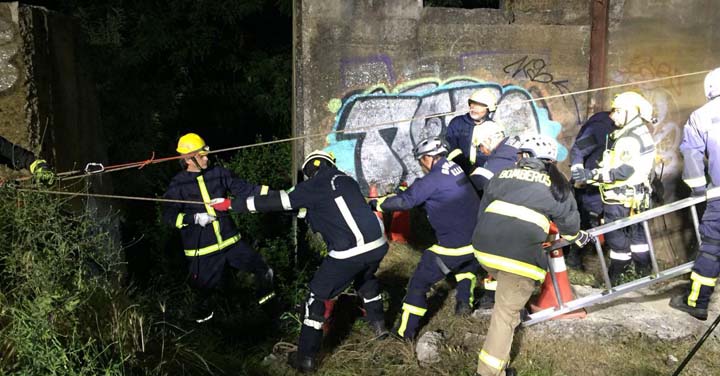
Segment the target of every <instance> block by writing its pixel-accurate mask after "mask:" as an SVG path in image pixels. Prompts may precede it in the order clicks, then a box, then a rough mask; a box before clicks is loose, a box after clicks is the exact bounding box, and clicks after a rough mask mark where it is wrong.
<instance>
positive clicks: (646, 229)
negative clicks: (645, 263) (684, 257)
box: [642, 221, 660, 275]
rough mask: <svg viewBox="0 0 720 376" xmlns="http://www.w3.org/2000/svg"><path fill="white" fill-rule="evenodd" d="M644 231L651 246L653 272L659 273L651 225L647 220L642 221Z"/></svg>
mask: <svg viewBox="0 0 720 376" xmlns="http://www.w3.org/2000/svg"><path fill="white" fill-rule="evenodd" d="M642 227H643V231H644V232H645V241H646V242H647V245H648V248H650V262H651V263H652V268H653V274H654V275H658V273H660V269H659V268H658V264H657V258H655V247H654V246H653V242H652V237H650V226H649V225H648V223H647V221H645V222H643V223H642Z"/></svg>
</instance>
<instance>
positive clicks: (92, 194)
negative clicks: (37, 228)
mask: <svg viewBox="0 0 720 376" xmlns="http://www.w3.org/2000/svg"><path fill="white" fill-rule="evenodd" d="M16 190H17V191H20V192H34V193H45V194H52V195H65V196H85V197H101V198H115V199H122V200H135V201H154V202H168V203H178V204H191V205H205V204H206V203H205V202H202V201H188V200H171V199H167V198H153V197H136V196H121V195H106V194H101V193H81V192H63V191H50V190H45V189H28V188H16ZM207 204H208V205H209V204H210V203H207Z"/></svg>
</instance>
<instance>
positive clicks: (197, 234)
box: [162, 133, 275, 323]
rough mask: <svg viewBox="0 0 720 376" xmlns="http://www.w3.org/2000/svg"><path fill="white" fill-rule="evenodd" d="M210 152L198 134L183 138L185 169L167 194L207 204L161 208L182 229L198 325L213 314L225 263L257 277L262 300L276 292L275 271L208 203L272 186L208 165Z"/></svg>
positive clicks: (180, 150) (165, 219) (167, 219)
mask: <svg viewBox="0 0 720 376" xmlns="http://www.w3.org/2000/svg"><path fill="white" fill-rule="evenodd" d="M209 150H210V148H209V147H208V146H207V144H205V140H203V139H202V138H201V137H200V136H198V135H197V134H195V133H188V134H186V135H184V136H182V137H180V140H179V141H178V145H177V152H178V153H180V154H181V155H182V156H183V157H184V158H183V159H182V160H181V164H182V166H183V167H184V171H181V172H179V173H178V174H177V175H175V177H173V179H172V181H171V182H170V186H169V187H168V190H167V192H166V193H165V195H164V198H166V199H171V200H184V201H197V202H204V203H205V204H204V205H195V204H189V203H168V204H165V205H164V206H163V210H162V218H163V222H165V223H167V224H168V225H171V226H174V227H176V228H178V229H179V230H180V236H181V238H182V243H183V247H184V249H185V257H186V259H187V264H188V271H189V272H190V276H191V285H192V286H193V287H194V288H195V289H196V292H197V296H196V305H195V308H194V312H193V316H194V319H195V321H196V322H198V323H202V322H206V321H208V320H210V319H211V318H212V317H213V310H212V309H211V307H210V306H209V302H210V299H211V297H212V294H213V293H214V292H215V288H216V286H217V285H218V282H220V280H221V278H222V274H223V271H224V270H225V265H226V264H227V265H228V266H230V267H231V268H233V269H237V270H241V271H246V272H250V273H252V274H254V275H255V281H256V284H257V286H256V292H257V299H258V300H257V303H258V304H260V305H263V304H265V303H267V302H268V301H269V300H270V299H271V298H272V297H273V296H274V295H275V294H274V292H273V291H272V284H273V271H272V269H270V268H269V267H268V266H267V264H266V263H265V261H264V260H263V258H262V256H261V255H260V254H259V253H258V252H256V251H254V250H253V249H251V248H250V247H249V246H248V245H247V244H246V243H245V242H243V241H242V240H240V238H241V236H240V233H239V232H238V229H237V227H236V226H235V223H234V222H233V220H232V218H230V217H229V216H226V215H225V216H219V215H218V213H217V212H216V211H215V209H213V207H212V206H211V205H210V203H211V201H212V200H213V199H218V198H224V197H226V196H227V195H228V193H232V194H233V195H235V196H236V197H238V198H245V197H248V196H251V195H258V194H266V193H267V191H268V187H267V186H258V185H254V184H250V183H248V182H245V181H244V180H242V179H238V178H237V177H235V176H233V175H232V174H231V173H230V171H228V170H227V169H225V168H223V167H219V166H209V163H208V157H207V152H208V151H209Z"/></svg>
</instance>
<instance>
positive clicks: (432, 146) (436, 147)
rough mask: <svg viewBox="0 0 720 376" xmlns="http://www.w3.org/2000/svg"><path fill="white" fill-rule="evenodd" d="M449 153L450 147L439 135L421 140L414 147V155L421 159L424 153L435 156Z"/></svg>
mask: <svg viewBox="0 0 720 376" xmlns="http://www.w3.org/2000/svg"><path fill="white" fill-rule="evenodd" d="M447 153H448V148H447V146H446V145H445V142H443V140H442V138H440V137H438V136H434V137H428V138H426V139H424V140H422V141H420V142H419V143H418V144H417V145H415V147H414V148H413V156H415V159H420V158H421V157H422V156H424V155H429V156H431V157H434V156H436V155H447Z"/></svg>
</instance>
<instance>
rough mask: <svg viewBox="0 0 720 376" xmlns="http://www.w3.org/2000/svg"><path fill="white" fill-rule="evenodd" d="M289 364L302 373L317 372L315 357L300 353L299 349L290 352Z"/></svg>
mask: <svg viewBox="0 0 720 376" xmlns="http://www.w3.org/2000/svg"><path fill="white" fill-rule="evenodd" d="M288 365H289V366H290V367H292V368H294V369H296V370H298V371H299V372H301V373H311V372H315V369H316V364H315V358H314V357H312V356H308V355H300V354H299V353H298V352H297V351H293V352H291V353H289V354H288Z"/></svg>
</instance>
